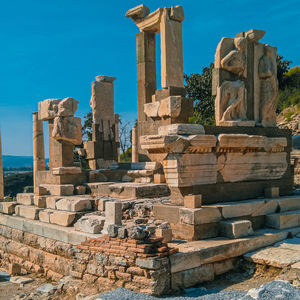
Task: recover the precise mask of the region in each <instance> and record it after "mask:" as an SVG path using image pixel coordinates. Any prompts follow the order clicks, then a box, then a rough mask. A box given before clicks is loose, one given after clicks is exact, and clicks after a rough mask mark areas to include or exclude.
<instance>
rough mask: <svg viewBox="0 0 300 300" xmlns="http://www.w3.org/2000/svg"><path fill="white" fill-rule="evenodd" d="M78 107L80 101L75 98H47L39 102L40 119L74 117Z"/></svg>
mask: <svg viewBox="0 0 300 300" xmlns="http://www.w3.org/2000/svg"><path fill="white" fill-rule="evenodd" d="M77 107H78V101H77V100H75V99H73V98H70V97H68V98H64V99H46V100H44V101H42V102H39V119H40V120H43V121H47V120H50V119H54V118H55V117H57V116H60V117H73V116H74V115H75V112H76V110H77Z"/></svg>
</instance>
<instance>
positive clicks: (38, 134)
mask: <svg viewBox="0 0 300 300" xmlns="http://www.w3.org/2000/svg"><path fill="white" fill-rule="evenodd" d="M32 125H33V181H34V192H35V193H36V188H37V180H36V176H37V172H38V171H44V170H45V169H46V166H45V149H44V131H43V121H41V120H39V118H38V113H37V112H34V113H32Z"/></svg>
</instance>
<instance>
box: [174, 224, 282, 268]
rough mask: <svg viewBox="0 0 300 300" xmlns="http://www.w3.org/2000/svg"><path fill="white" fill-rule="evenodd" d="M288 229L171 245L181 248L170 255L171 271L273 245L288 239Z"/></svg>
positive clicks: (194, 266)
mask: <svg viewBox="0 0 300 300" xmlns="http://www.w3.org/2000/svg"><path fill="white" fill-rule="evenodd" d="M287 236H288V231H284V232H278V231H275V230H271V229H270V230H258V231H256V232H255V234H254V235H253V236H249V237H246V238H242V239H235V240H228V239H227V238H226V239H220V238H219V239H215V240H202V241H193V242H189V243H186V244H176V243H174V244H173V243H172V244H171V245H172V246H174V247H178V248H179V253H176V254H174V255H171V256H170V262H171V273H177V272H181V271H184V270H189V269H193V268H196V267H199V266H201V265H204V264H208V263H212V262H214V263H215V262H217V261H222V260H224V259H227V258H232V257H238V256H241V255H243V254H245V253H247V252H249V251H254V250H256V249H259V248H262V247H266V246H270V245H273V244H274V243H276V242H278V241H280V240H284V239H286V237H287Z"/></svg>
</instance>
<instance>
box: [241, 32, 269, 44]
mask: <svg viewBox="0 0 300 300" xmlns="http://www.w3.org/2000/svg"><path fill="white" fill-rule="evenodd" d="M265 34H266V32H265V31H264V30H260V29H250V30H248V31H245V32H241V33H238V34H236V37H242V36H244V37H246V38H247V39H249V40H251V41H252V42H255V43H257V42H258V41H259V40H260V39H262V38H263V37H264V35H265Z"/></svg>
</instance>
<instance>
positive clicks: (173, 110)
mask: <svg viewBox="0 0 300 300" xmlns="http://www.w3.org/2000/svg"><path fill="white" fill-rule="evenodd" d="M183 99H184V98H182V97H181V96H170V97H168V98H166V99H164V100H161V101H160V105H159V109H158V116H159V117H161V118H165V117H170V118H177V117H179V115H180V113H181V110H182V105H183V103H182V102H183Z"/></svg>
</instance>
